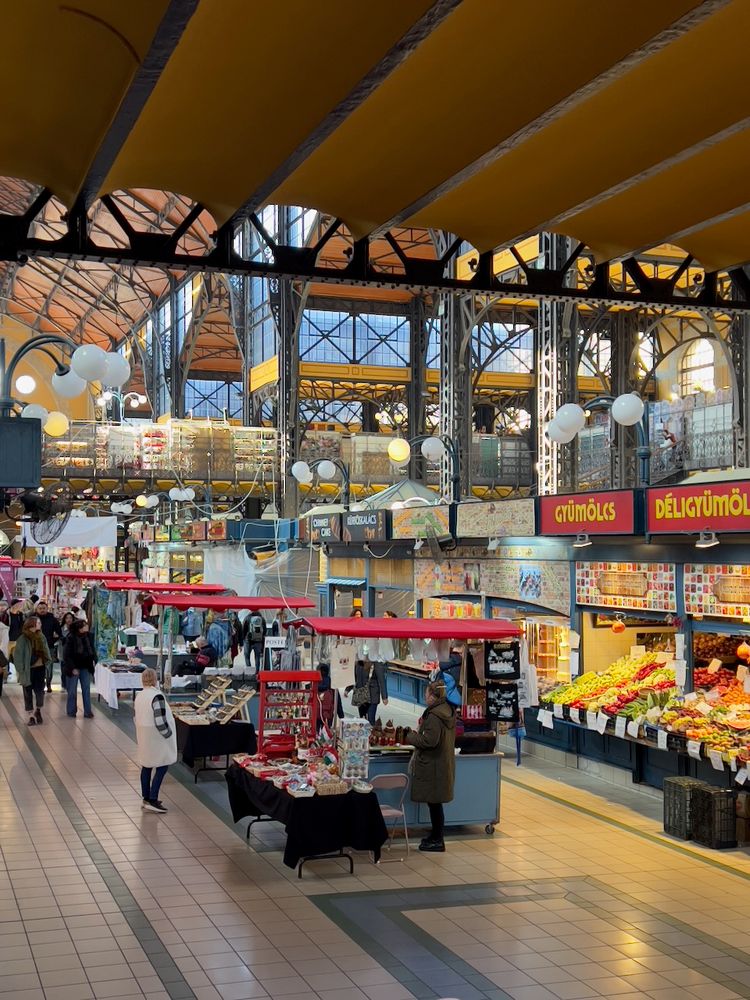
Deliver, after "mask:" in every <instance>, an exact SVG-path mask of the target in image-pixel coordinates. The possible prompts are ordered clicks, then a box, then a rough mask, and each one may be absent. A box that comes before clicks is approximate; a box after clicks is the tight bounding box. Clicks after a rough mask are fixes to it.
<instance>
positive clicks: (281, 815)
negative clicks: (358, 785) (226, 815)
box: [226, 764, 388, 868]
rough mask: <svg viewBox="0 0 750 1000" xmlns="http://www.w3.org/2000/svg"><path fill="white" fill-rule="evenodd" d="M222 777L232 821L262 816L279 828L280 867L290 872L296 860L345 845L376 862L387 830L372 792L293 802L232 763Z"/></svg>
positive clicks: (287, 794)
mask: <svg viewBox="0 0 750 1000" xmlns="http://www.w3.org/2000/svg"><path fill="white" fill-rule="evenodd" d="M226 777H227V784H228V786H229V804H230V806H231V808H232V816H233V817H234V821H235V823H238V822H239V821H240V820H241V819H244V818H245V817H246V816H260V815H263V816H271V817H272V818H273V819H275V820H278V822H279V823H283V824H284V829H285V830H286V835H287V839H286V849H285V850H284V864H285V865H288V866H289V868H295V867H296V866H297V864H298V862H299V860H300V858H309V857H313V856H314V855H316V854H334V853H335V852H336V851H339V850H341V849H342V848H344V847H352V848H354V850H355V851H372V852H373V854H374V855H375V860H377V859H378V858H379V857H380V848H381V847H382V846H383V844H384V843H385V842H386V840H387V839H388V831H387V830H386V826H385V822H384V820H383V815H382V813H381V811H380V805H379V804H378V799H377V796H376V795H375V793H374V792H370V793H369V794H368V795H363V794H360V793H359V792H348V793H347V794H346V795H314V796H313V797H312V798H309V799H295V798H293V796H291V795H289V793H288V792H285V791H284V790H283V789H280V788H276V787H275V785H273V783H272V782H270V781H261V780H260V779H259V778H256V777H254V776H253V775H252V774H249V773H248V772H247V771H245V770H244V769H243V768H241V767H238V766H237V764H232V766H231V767H230V768H229V770H228V771H227V775H226Z"/></svg>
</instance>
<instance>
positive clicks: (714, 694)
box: [703, 688, 721, 705]
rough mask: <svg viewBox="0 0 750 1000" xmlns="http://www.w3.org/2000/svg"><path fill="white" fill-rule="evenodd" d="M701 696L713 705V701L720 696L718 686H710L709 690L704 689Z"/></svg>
mask: <svg viewBox="0 0 750 1000" xmlns="http://www.w3.org/2000/svg"><path fill="white" fill-rule="evenodd" d="M703 697H704V698H705V699H706V701H707V702H709V704H711V705H713V703H714V702H716V701H718V700H719V698H721V695H720V694H719V690H718V688H711V690H710V691H706V693H705V694H704V695H703Z"/></svg>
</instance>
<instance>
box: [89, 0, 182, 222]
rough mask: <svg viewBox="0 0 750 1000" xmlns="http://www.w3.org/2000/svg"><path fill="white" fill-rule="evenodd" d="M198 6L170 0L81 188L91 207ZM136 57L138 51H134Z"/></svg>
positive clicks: (180, 0)
mask: <svg viewBox="0 0 750 1000" xmlns="http://www.w3.org/2000/svg"><path fill="white" fill-rule="evenodd" d="M197 7H198V0H171V2H170V4H169V6H168V7H167V9H166V12H165V14H164V17H163V18H162V19H161V21H160V22H159V26H158V28H157V29H156V33H155V34H154V37H153V38H152V39H151V44H150V46H149V49H148V52H147V53H146V55H145V57H144V59H143V62H142V63H141V64H140V66H139V67H138V70H137V71H136V74H135V76H134V77H133V79H132V81H131V83H130V86H129V87H128V89H127V91H126V93H125V96H124V97H123V99H122V101H121V102H120V106H119V107H118V109H117V114H116V115H115V117H114V119H113V121H112V123H111V124H110V126H109V128H108V129H107V131H106V133H105V135H104V138H103V139H102V141H101V144H100V145H99V148H98V149H97V151H96V154H95V156H94V159H93V162H92V163H91V166H90V167H89V169H88V172H87V174H86V176H85V178H84V179H83V183H82V184H81V188H80V190H79V192H78V201H79V202H82V203H83V205H84V206H85V207H88V206H89V205H90V204H91V202H92V201H93V200H94V198H95V197H96V195H97V194H98V193H99V191H100V190H101V187H102V184H103V183H104V181H105V179H106V177H107V174H108V173H109V171H110V169H111V167H112V164H113V163H114V162H115V160H116V159H117V156H118V155H119V153H120V150H121V149H122V147H123V145H124V144H125V140H126V139H127V137H128V136H129V135H130V133H131V131H132V129H133V126H134V125H135V123H136V121H137V120H138V116H139V115H140V113H141V111H142V110H143V108H144V106H145V104H146V101H147V100H148V99H149V97H150V96H151V94H152V92H153V90H154V87H155V86H156V84H157V83H158V82H159V78H160V77H161V74H162V72H163V71H164V67H165V66H166V65H167V62H168V61H169V58H170V56H171V55H172V53H173V52H174V50H175V48H176V47H177V44H178V42H179V41H180V39H181V38H182V34H183V32H184V31H185V28H186V27H187V24H188V21H189V20H190V18H191V17H192V16H193V14H194V13H195V11H196V9H197ZM134 56H135V57H136V58H137V53H134Z"/></svg>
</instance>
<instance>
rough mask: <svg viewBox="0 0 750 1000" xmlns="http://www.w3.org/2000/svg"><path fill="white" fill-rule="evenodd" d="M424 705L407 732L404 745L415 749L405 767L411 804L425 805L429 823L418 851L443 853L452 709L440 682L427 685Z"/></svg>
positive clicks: (451, 774) (451, 776) (451, 768)
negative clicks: (409, 778)
mask: <svg viewBox="0 0 750 1000" xmlns="http://www.w3.org/2000/svg"><path fill="white" fill-rule="evenodd" d="M426 702H427V708H426V710H425V713H424V715H423V716H422V718H421V719H420V721H419V731H415V730H413V729H409V730H408V731H407V733H406V734H405V736H404V742H405V743H408V744H410V745H411V746H413V747H414V748H415V750H414V755H413V757H412V759H411V764H410V768H409V773H410V775H411V799H412V802H426V803H427V804H428V806H429V809H430V820H431V822H432V830H431V831H430V834H429V836H427V837H425V838H424V840H423V841H422V843H421V844H420V845H419V849H420V851H431V852H441V853H442V852H443V851H444V850H445V843H444V841H443V830H444V827H445V816H444V814H443V803H444V802H450V801H451V800H452V799H453V783H454V780H455V774H456V757H455V746H456V710H455V709H454V708H453V706H452V705H450V704H449V703H448V702H447V701H446V699H445V684H444V683H443V682H442V681H433V682H432V683H431V684H428V685H427V695H426Z"/></svg>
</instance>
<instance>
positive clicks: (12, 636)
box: [7, 601, 25, 659]
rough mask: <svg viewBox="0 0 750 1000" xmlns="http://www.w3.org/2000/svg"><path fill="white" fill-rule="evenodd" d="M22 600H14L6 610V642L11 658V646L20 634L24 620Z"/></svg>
mask: <svg viewBox="0 0 750 1000" xmlns="http://www.w3.org/2000/svg"><path fill="white" fill-rule="evenodd" d="M23 606H24V602H23V601H14V602H13V603H12V604H11V606H10V611H9V612H8V623H7V624H8V642H9V643H10V658H11V659H13V646H14V645H15V643H16V640H17V639H19V638H20V636H21V630H22V629H23V622H24V618H25V615H24V611H23Z"/></svg>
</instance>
